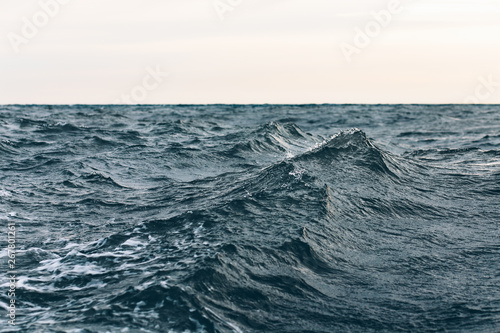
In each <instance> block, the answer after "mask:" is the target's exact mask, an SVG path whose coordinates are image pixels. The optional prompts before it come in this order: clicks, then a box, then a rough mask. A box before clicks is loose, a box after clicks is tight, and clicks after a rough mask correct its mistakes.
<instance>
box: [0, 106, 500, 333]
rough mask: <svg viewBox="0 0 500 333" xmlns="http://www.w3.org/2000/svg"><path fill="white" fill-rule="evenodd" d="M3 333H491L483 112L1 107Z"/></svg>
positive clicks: (492, 115)
mask: <svg viewBox="0 0 500 333" xmlns="http://www.w3.org/2000/svg"><path fill="white" fill-rule="evenodd" d="M0 139H1V141H0V181H1V184H0V222H1V223H2V225H4V227H3V228H4V229H5V230H4V231H5V232H3V231H2V234H3V236H2V239H3V240H2V244H4V245H3V247H2V252H1V254H2V256H1V258H0V260H1V261H2V266H1V267H3V271H7V268H6V261H7V252H6V244H7V243H6V242H5V240H6V237H7V236H6V234H7V230H6V224H7V222H8V221H11V222H12V221H15V222H16V224H17V225H18V229H17V244H18V246H19V247H20V249H21V251H20V252H19V253H18V258H17V264H18V270H19V275H20V278H19V281H18V283H17V287H18V290H17V296H18V297H17V305H18V307H17V315H18V325H17V326H16V327H15V328H12V327H8V326H7V324H6V313H7V310H6V309H5V308H6V306H7V303H8V302H9V299H8V297H7V295H6V291H7V289H8V287H7V285H8V284H7V283H6V281H5V275H4V274H3V273H2V274H3V280H2V281H4V283H3V284H2V286H1V288H3V289H4V290H2V292H1V295H0V307H2V308H3V309H2V310H1V311H4V310H5V316H4V315H2V316H1V317H2V321H1V322H0V324H1V325H2V327H1V328H0V329H1V330H2V332H3V331H5V332H8V331H19V332H75V333H76V332H82V333H83V332H301V333H302V332H404V331H408V332H409V331H411V332H499V331H500V260H499V259H500V237H499V217H500V210H499V200H498V199H499V195H500V106H452V105H447V106H411V105H399V106H398V105H394V106H384V105H381V106H363V105H351V106H333V105H322V106H316V105H310V106H273V105H269V106H115V107H111V106H4V107H1V108H0Z"/></svg>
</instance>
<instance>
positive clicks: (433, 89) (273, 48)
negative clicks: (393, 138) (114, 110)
mask: <svg viewBox="0 0 500 333" xmlns="http://www.w3.org/2000/svg"><path fill="white" fill-rule="evenodd" d="M58 1H59V0H40V1H38V0H36V1H32V0H0V21H1V22H2V24H1V26H0V36H1V42H0V104H114V103H134V104H135V103H137V104H141V103H143V104H177V103H182V104H184V103H189V104H198V103H201V104H210V103H238V104H244V103H287V104H288V103H290V104H295V103H464V102H474V103H487V104H495V103H500V61H499V59H500V0H401V1H399V5H398V1H397V0H370V1H369V0H349V1H347V0H65V1H62V0H60V2H58ZM62 3H64V4H62ZM43 4H47V5H45V6H44V5H43ZM216 6H218V7H216ZM381 11H383V12H384V13H390V17H389V16H388V15H382V14H381V15H379V16H380V17H379V18H378V20H377V19H376V18H375V16H374V15H373V14H372V13H373V12H376V13H382V12H381ZM391 12H392V13H391ZM47 13H48V14H47ZM49 14H50V15H49ZM33 28H34V29H35V30H33ZM360 32H361V33H360ZM366 33H368V35H367V34H366ZM154 72H159V74H155V75H152V74H151V73H154ZM165 73H168V76H167V75H165ZM155 77H156V79H155Z"/></svg>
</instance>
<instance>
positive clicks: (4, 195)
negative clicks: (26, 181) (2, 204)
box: [0, 189, 12, 197]
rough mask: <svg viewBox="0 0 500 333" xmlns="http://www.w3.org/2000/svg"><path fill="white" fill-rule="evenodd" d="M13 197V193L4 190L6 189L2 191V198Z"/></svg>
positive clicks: (0, 195)
mask: <svg viewBox="0 0 500 333" xmlns="http://www.w3.org/2000/svg"><path fill="white" fill-rule="evenodd" d="M11 196H12V193H11V192H9V191H7V190H4V189H1V190H0V197H11Z"/></svg>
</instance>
